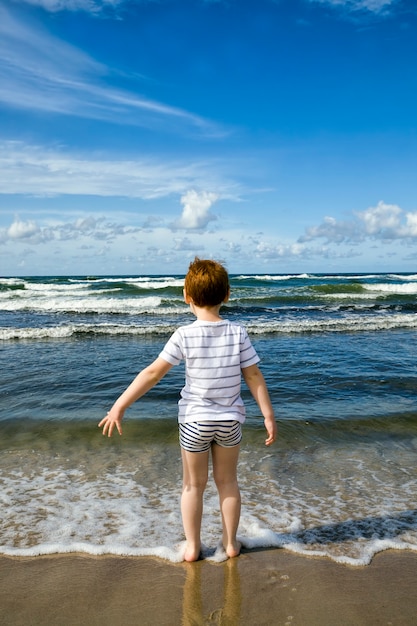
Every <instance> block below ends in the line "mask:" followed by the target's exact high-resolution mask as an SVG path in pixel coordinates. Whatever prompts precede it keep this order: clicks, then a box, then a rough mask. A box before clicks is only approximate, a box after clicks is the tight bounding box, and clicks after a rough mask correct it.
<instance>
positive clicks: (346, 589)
mask: <svg viewBox="0 0 417 626" xmlns="http://www.w3.org/2000/svg"><path fill="white" fill-rule="evenodd" d="M416 579H417V555H416V554H414V553H412V552H406V551H404V552H403V551H387V552H384V553H381V554H379V555H377V556H376V557H375V558H374V560H373V561H372V563H371V564H370V565H369V566H366V567H349V566H345V565H338V564H336V563H334V562H332V561H330V560H328V559H321V558H320V559H319V558H308V557H302V556H296V555H293V554H291V553H289V552H287V551H285V550H263V551H251V552H247V553H244V554H241V555H240V557H239V558H237V559H231V560H228V561H226V562H224V563H221V564H213V563H210V562H207V561H200V562H197V563H194V564H185V563H183V564H179V565H174V564H171V563H168V562H166V561H163V560H159V559H156V558H152V559H150V558H134V557H129V558H122V557H121V558H119V557H91V556H83V555H78V554H77V555H57V556H52V557H50V556H48V557H47V556H45V557H34V558H28V559H26V558H8V557H2V558H0V580H1V585H0V605H1V607H2V608H1V617H0V623H1V624H4V625H7V626H18V625H19V626H20V625H22V626H23V625H25V626H27V625H28V624H31V625H33V626H35V625H45V624H53V625H54V626H61V625H62V626H72V625H84V624H85V625H88V626H93V625H96V624H97V626H98V625H99V624H100V626H106V625H108V626H118V625H120V626H122V625H123V626H128V625H132V626H133V625H136V626H137V625H141V626H146V625H158V626H164V625H172V626H174V625H176V624H178V625H185V626H191V625H195V626H197V625H199V624H227V625H234V624H236V625H242V626H245V625H247V626H255V625H256V626H261V625H265V626H266V625H272V624H274V625H277V626H280V625H282V626H296V625H297V626H298V625H300V626H316V625H317V626H327V625H328V626H334V625H336V624H337V625H338V626H344V625H346V626H347V625H351V626H361V625H367V626H368V625H369V626H379V625H387V626H391V625H392V626H400V625H401V626H412V625H414V624H415V619H416V618H415V615H416V612H417V598H416V595H415V581H416Z"/></svg>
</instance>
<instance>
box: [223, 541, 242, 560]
mask: <svg viewBox="0 0 417 626" xmlns="http://www.w3.org/2000/svg"><path fill="white" fill-rule="evenodd" d="M241 549H242V544H241V543H240V541H237V540H236V541H233V542H232V543H231V544H230V545H228V546H227V547H226V548H225V551H226V554H227V556H228V557H229V558H231V559H232V558H233V557H235V556H239V554H240V551H241Z"/></svg>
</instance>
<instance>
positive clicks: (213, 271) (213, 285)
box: [184, 257, 230, 307]
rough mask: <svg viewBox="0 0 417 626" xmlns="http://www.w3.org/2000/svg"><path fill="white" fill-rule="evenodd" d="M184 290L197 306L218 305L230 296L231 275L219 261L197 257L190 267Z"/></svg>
mask: <svg viewBox="0 0 417 626" xmlns="http://www.w3.org/2000/svg"><path fill="white" fill-rule="evenodd" d="M184 290H185V292H186V294H187V296H188V297H189V298H191V299H192V301H193V302H194V304H195V305H196V306H199V307H208V306H217V305H219V304H221V303H222V302H226V301H227V299H228V297H229V291H230V286H229V276H228V274H227V271H226V270H225V268H224V267H223V265H221V264H220V263H218V262H217V261H211V260H204V259H199V258H198V257H196V258H195V259H194V261H192V262H191V263H190V267H189V268H188V273H187V275H186V277H185V283H184Z"/></svg>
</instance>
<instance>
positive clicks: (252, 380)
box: [242, 365, 277, 446]
mask: <svg viewBox="0 0 417 626" xmlns="http://www.w3.org/2000/svg"><path fill="white" fill-rule="evenodd" d="M242 374H243V378H244V380H245V383H246V384H247V386H248V387H249V389H250V392H251V394H252V395H253V397H254V398H255V400H256V402H257V404H258V406H259V408H260V410H261V413H262V415H263V416H264V424H265V428H266V432H267V433H268V437H267V439H266V440H265V444H266V445H267V446H270V445H271V443H274V441H275V439H276V437H277V424H276V422H275V416H274V409H273V408H272V404H271V400H270V397H269V393H268V389H267V387H266V383H265V379H264V377H263V375H262V372H261V370H260V369H259V367H258V366H257V365H250V366H249V367H245V368H243V369H242Z"/></svg>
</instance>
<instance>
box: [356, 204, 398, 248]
mask: <svg viewBox="0 0 417 626" xmlns="http://www.w3.org/2000/svg"><path fill="white" fill-rule="evenodd" d="M403 213H404V211H403V210H402V209H400V207H399V206H397V205H395V204H385V203H384V202H378V204H377V206H376V207H370V208H368V209H366V210H365V211H362V212H360V213H358V217H359V219H360V220H361V221H362V222H363V223H364V225H365V233H366V234H367V235H372V236H373V237H376V238H378V239H396V238H397V237H401V236H407V232H406V230H404V229H403V228H402V226H401V217H402V215H403Z"/></svg>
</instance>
